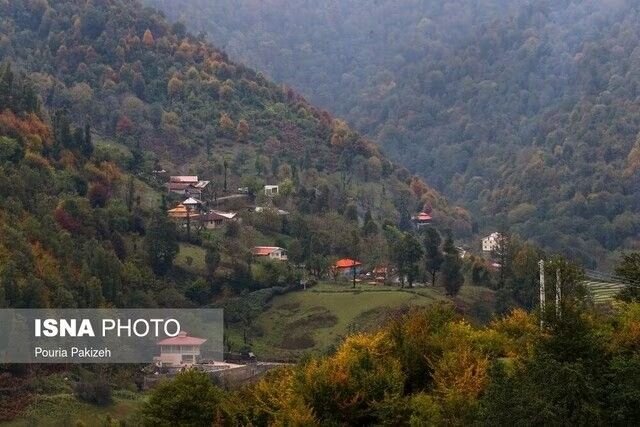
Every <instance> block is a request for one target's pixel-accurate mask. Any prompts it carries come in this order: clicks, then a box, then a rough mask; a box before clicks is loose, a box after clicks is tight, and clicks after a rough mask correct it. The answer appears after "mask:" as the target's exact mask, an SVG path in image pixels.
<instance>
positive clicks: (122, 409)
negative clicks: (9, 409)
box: [3, 393, 143, 427]
mask: <svg viewBox="0 0 640 427" xmlns="http://www.w3.org/2000/svg"><path fill="white" fill-rule="evenodd" d="M141 396H142V395H136V394H134V393H127V395H126V396H116V397H115V398H114V402H113V403H112V404H111V405H108V406H104V407H102V406H95V405H90V404H88V403H84V402H81V401H79V400H78V399H76V398H75V397H74V396H73V395H72V394H66V393H65V394H55V395H39V396H37V397H36V399H35V401H34V402H33V403H32V404H31V405H30V406H29V409H27V411H26V413H25V414H24V415H22V416H20V417H19V418H17V419H15V420H13V421H10V422H8V423H4V424H3V425H7V426H13V427H18V426H19V427H23V426H24V427H26V426H101V425H105V426H107V425H114V424H110V423H109V421H112V422H113V421H122V420H125V419H127V418H129V417H131V416H132V415H133V414H134V413H135V412H136V411H137V409H138V408H139V407H140V405H141V403H142V402H143V400H142V397H141Z"/></svg>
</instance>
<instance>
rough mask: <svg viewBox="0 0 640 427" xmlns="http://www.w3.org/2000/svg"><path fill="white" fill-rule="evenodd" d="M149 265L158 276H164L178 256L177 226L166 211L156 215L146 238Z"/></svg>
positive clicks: (145, 245)
mask: <svg viewBox="0 0 640 427" xmlns="http://www.w3.org/2000/svg"><path fill="white" fill-rule="evenodd" d="M144 247H145V249H146V253H147V257H148V259H149V264H150V265H151V268H152V269H153V271H154V272H155V273H156V274H159V275H161V276H162V275H164V274H166V273H167V271H169V269H170V268H171V266H172V265H173V260H174V258H175V257H176V255H177V254H178V251H179V250H180V247H179V245H178V236H177V231H176V227H175V224H174V223H172V222H171V221H170V220H169V218H167V216H166V214H165V212H164V211H159V212H156V213H154V215H153V217H152V218H151V223H150V224H149V227H148V228H147V230H146V235H145V237H144Z"/></svg>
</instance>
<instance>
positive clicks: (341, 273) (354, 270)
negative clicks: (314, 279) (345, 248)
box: [333, 258, 362, 277]
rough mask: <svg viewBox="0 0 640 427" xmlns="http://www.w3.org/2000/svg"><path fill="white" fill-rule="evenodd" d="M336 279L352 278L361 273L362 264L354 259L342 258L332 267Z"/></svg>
mask: <svg viewBox="0 0 640 427" xmlns="http://www.w3.org/2000/svg"><path fill="white" fill-rule="evenodd" d="M333 269H334V273H335V275H336V277H352V276H353V275H354V274H355V275H358V274H360V273H361V272H362V263H361V262H360V261H358V260H355V259H350V258H342V259H339V260H338V261H336V263H335V264H334V265H333Z"/></svg>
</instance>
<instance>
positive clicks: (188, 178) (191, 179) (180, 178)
mask: <svg viewBox="0 0 640 427" xmlns="http://www.w3.org/2000/svg"><path fill="white" fill-rule="evenodd" d="M169 182H182V183H185V184H186V183H190V184H195V183H196V182H198V176H197V175H175V176H171V177H169Z"/></svg>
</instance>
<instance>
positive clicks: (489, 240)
mask: <svg viewBox="0 0 640 427" xmlns="http://www.w3.org/2000/svg"><path fill="white" fill-rule="evenodd" d="M501 243H502V234H500V233H498V232H493V233H491V234H489V235H488V236H487V237H485V238H484V239H482V251H483V252H493V251H495V250H498V249H499V248H500V245H501Z"/></svg>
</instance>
